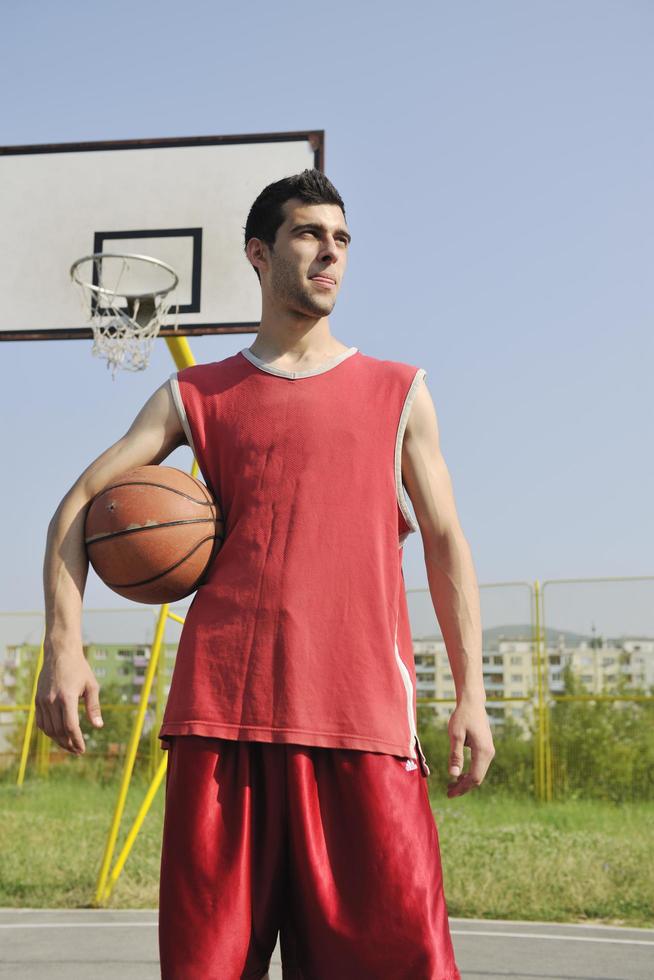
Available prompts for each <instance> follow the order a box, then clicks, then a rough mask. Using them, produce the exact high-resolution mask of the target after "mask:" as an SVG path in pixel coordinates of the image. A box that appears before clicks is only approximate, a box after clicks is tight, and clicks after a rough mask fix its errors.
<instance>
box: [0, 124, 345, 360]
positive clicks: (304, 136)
mask: <svg viewBox="0 0 654 980" xmlns="http://www.w3.org/2000/svg"><path fill="white" fill-rule="evenodd" d="M295 141H302V142H305V143H308V144H309V146H310V148H311V150H312V151H313V159H314V164H313V165H314V167H315V169H317V170H321V171H324V161H325V132H324V130H321V129H312V130H302V131H290V132H280V133H242V134H236V135H224V136H185V137H166V138H160V139H131V140H109V141H104V140H103V141H94V142H77V143H44V144H33V145H25V146H3V147H0V158H2V157H10V156H20V155H23V156H28V155H34V154H67V153H79V152H85V153H88V152H94V151H106V150H112V151H113V150H117V151H120V150H139V149H159V148H166V147H201V146H219V145H225V146H228V145H237V144H250V143H281V142H285V143H289V142H295ZM0 162H1V160H0ZM245 217H246V216H245V215H244V220H245ZM139 234H140V233H139V232H135V231H134V230H133V229H132V230H129V231H125V232H120V231H115V230H111V231H107V232H99V233H97V235H96V241H95V245H96V246H101V245H102V243H103V242H104V241H105V240H107V241H109V240H110V239H112V238H113V239H121V238H122V239H126V238H129V237H138V235H139ZM155 234H160V235H165V234H169V235H175V236H177V237H179V236H187V237H189V238H190V239H191V241H192V243H193V276H192V286H193V292H192V298H191V303H190V305H188V306H186V307H184V306H182V307H180V314H182V313H183V312H186V311H189V312H192V311H193V310H197V309H198V308H199V306H198V304H199V278H198V275H199V272H198V269H199V266H198V262H199V258H198V256H199V254H200V253H199V251H198V250H199V249H200V250H201V248H202V230H201V229H199V228H195V227H190V228H174V229H169V230H168V231H161V232H158V233H155ZM98 235H99V236H100V237H99V238H98ZM151 237H154V234H152V235H151ZM96 250H101V247H99V248H97V249H96V248H94V251H96ZM258 326H259V323H258V322H257V321H244V322H232V323H202V324H197V323H195V324H183V323H180V324H179V325H178V327H177V329H175V328H174V327H173V326H162V327H161V330H160V332H159V335H160V336H162V337H193V336H200V335H207V334H242V333H256V330H257V328H258ZM92 339H93V331H92V329H91V327H90V326H88V327H56V328H47V327H45V328H43V329H21V330H11V329H9V330H7V329H2V330H0V341H19V340H25V341H26V340H92Z"/></svg>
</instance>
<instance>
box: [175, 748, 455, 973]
mask: <svg viewBox="0 0 654 980" xmlns="http://www.w3.org/2000/svg"><path fill="white" fill-rule="evenodd" d="M169 740H170V746H171V747H170V749H169V755H168V769H167V773H166V806H165V819H164V829H163V848H162V855H161V884H160V906H159V952H160V958H161V976H162V980H260V978H261V977H264V976H265V974H266V971H267V969H268V964H269V961H270V957H271V955H272V953H273V950H274V948H275V945H276V943H277V933H278V932H279V933H280V946H281V953H282V964H283V967H282V969H283V976H284V980H460V973H459V971H458V969H457V966H456V963H455V959H454V951H453V948H452V941H451V937H450V931H449V925H448V919H447V908H446V904H445V897H444V894H443V879H442V873H441V859H440V850H439V839H438V832H437V829H436V824H435V821H434V816H433V814H432V811H431V807H430V803H429V797H428V793H427V779H426V778H424V777H423V776H422V773H421V770H420V768H414V766H415V763H414V762H413V761H412V760H411V761H409V760H406V759H401V758H400V757H398V756H393V755H385V754H382V753H377V752H362V751H359V750H355V749H333V748H316V747H313V746H306V745H295V744H279V743H267V742H246V741H233V740H228V739H222V738H208V737H205V736H201V735H177V736H169ZM407 762H408V768H407Z"/></svg>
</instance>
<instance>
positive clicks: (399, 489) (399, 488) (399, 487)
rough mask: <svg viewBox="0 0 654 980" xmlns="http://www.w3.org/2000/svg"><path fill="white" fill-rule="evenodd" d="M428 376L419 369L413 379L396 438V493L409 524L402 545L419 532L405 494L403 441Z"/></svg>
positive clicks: (402, 538)
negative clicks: (422, 384)
mask: <svg viewBox="0 0 654 980" xmlns="http://www.w3.org/2000/svg"><path fill="white" fill-rule="evenodd" d="M426 376H427V372H426V371H425V369H424V368H418V370H417V371H416V373H415V375H414V377H413V381H412V382H411V386H410V388H409V390H408V391H407V393H406V398H405V399H404V405H403V407H402V412H401V413H400V420H399V422H398V424H397V436H396V438H395V493H396V496H397V502H398V505H399V508H400V510H401V511H402V514H403V515H404V517H405V519H406V522H407V524H408V525H409V530H408V531H407V532H406V533H405V534H404V535H400V543H401V544H402V543H403V542H404V541H405V539H406V538H407V537H408V536H409V534H413V533H414V532H415V531H417V530H418V525H417V523H416V520H415V518H414V516H413V514H412V513H411V510H410V509H409V498H408V497H407V495H406V493H405V490H404V485H403V483H402V440H403V439H404V430H405V429H406V427H407V422H408V421H409V413H410V411H411V406H412V405H413V399H414V398H415V394H416V391H417V389H418V385H419V384H420V382H421V381H422V379H423V378H425V377H426Z"/></svg>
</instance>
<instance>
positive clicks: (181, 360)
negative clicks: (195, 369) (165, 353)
mask: <svg viewBox="0 0 654 980" xmlns="http://www.w3.org/2000/svg"><path fill="white" fill-rule="evenodd" d="M164 339H165V341H166V343H167V344H168V350H169V351H170V353H171V355H172V358H173V360H174V362H175V366H176V367H177V370H178V371H181V370H182V369H183V368H186V367H192V366H193V365H194V364H195V363H196V361H195V358H194V357H193V351H192V350H191V346H190V344H189V342H188V340H187V339H186V337H165V338H164Z"/></svg>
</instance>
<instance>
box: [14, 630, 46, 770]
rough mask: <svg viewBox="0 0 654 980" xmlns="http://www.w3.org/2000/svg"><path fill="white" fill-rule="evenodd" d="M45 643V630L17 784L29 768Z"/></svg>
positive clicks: (35, 674)
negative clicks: (37, 690)
mask: <svg viewBox="0 0 654 980" xmlns="http://www.w3.org/2000/svg"><path fill="white" fill-rule="evenodd" d="M44 644H45V631H44V632H43V636H42V637H41V646H40V648H39V655H38V657H37V658H36V668H35V670H34V677H33V679H32V696H31V698H30V704H29V708H28V710H27V722H26V723H25V734H24V736H23V748H22V751H21V754H20V763H19V766H18V779H17V780H16V785H17V786H22V785H23V782H24V780H25V770H26V768H27V757H28V755H29V751H30V742H31V740H32V730H33V728H34V717H35V715H36V700H35V699H36V688H37V686H38V682H39V674H40V673H41V667H42V666H43V657H44V653H43V646H44Z"/></svg>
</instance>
